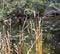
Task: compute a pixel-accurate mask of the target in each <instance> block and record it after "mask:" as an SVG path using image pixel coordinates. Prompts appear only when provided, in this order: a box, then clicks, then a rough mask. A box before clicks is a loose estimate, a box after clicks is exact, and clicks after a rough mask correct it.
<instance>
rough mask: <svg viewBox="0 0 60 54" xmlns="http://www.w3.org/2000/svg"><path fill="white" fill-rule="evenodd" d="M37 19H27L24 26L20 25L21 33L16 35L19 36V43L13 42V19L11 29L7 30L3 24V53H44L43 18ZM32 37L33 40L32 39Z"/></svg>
mask: <svg viewBox="0 0 60 54" xmlns="http://www.w3.org/2000/svg"><path fill="white" fill-rule="evenodd" d="M35 20H36V19H30V20H27V18H26V19H25V21H24V24H23V26H22V27H20V28H21V29H20V30H19V31H20V33H19V34H18V35H16V36H17V37H19V41H18V43H17V44H13V42H12V38H11V37H12V35H11V33H12V31H11V29H12V25H11V20H10V28H9V29H10V31H6V30H5V28H4V26H3V32H2V34H1V40H2V41H1V54H42V30H41V25H40V23H41V21H40V20H41V19H37V21H35ZM37 22H38V23H37ZM26 33H27V34H26ZM31 38H32V40H30V39H31ZM26 39H28V40H26ZM26 41H27V42H26ZM28 41H29V42H28ZM24 50H25V51H24Z"/></svg>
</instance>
